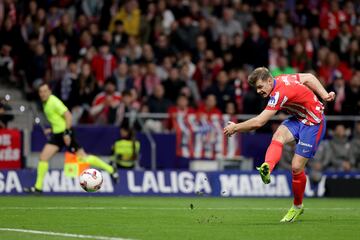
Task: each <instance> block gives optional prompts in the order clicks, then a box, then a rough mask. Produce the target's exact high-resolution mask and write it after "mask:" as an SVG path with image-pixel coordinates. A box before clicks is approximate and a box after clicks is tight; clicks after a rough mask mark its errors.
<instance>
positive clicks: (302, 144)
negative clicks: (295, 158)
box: [299, 140, 313, 148]
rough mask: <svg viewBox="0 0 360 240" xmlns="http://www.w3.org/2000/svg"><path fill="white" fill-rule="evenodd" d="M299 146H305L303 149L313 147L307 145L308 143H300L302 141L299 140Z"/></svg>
mask: <svg viewBox="0 0 360 240" xmlns="http://www.w3.org/2000/svg"><path fill="white" fill-rule="evenodd" d="M299 144H300V145H301V146H305V147H310V148H312V147H313V146H312V145H311V144H309V143H304V142H302V141H300V140H299Z"/></svg>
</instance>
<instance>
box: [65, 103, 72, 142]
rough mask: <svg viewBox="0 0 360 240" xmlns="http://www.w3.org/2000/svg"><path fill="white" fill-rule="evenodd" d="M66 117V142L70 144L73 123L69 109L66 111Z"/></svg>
mask: <svg viewBox="0 0 360 240" xmlns="http://www.w3.org/2000/svg"><path fill="white" fill-rule="evenodd" d="M64 119H65V123H66V130H65V132H64V137H63V138H64V143H65V145H66V146H70V143H71V125H72V115H71V112H70V111H69V110H67V111H66V112H65V113H64Z"/></svg>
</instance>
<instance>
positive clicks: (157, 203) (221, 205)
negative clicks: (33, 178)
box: [0, 196, 360, 240]
mask: <svg viewBox="0 0 360 240" xmlns="http://www.w3.org/2000/svg"><path fill="white" fill-rule="evenodd" d="M291 202H292V200H291V199H267V198H264V199H253V198H232V199H231V198H205V197H201V196H200V197H198V198H149V197H147V198H140V197H0V239H6V240H13V239H40V240H41V239H49V240H53V239H80V238H81V239H86V238H88V239H104V240H110V239H111V237H113V239H209V240H212V239H246V240H248V239H261V240H263V239H269V240H275V239H303V240H310V239H316V240H320V239H326V240H332V239H346V240H350V239H360V237H359V236H360V200H359V199H305V213H304V215H302V216H301V217H300V218H299V221H298V222H295V223H287V224H284V223H279V220H280V219H281V218H282V217H283V215H284V214H285V213H286V211H287V210H288V208H289V207H290V206H291ZM31 231H38V232H31ZM67 234H68V235H67ZM83 235H86V236H83ZM98 236H100V237H98ZM96 237H98V238H96Z"/></svg>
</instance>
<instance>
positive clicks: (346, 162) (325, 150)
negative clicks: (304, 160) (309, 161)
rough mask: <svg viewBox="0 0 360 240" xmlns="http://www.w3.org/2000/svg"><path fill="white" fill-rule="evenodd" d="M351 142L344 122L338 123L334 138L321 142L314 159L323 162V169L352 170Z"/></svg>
mask: <svg viewBox="0 0 360 240" xmlns="http://www.w3.org/2000/svg"><path fill="white" fill-rule="evenodd" d="M350 157H351V156H350V142H349V141H348V137H347V133H346V128H345V126H344V125H342V124H338V125H336V127H335V129H334V132H333V138H332V139H331V140H329V141H324V142H323V143H321V144H320V146H319V150H318V151H317V153H316V155H315V156H314V159H315V161H316V162H319V163H320V164H321V167H322V169H331V170H334V171H350V170H351V169H352V166H351V162H350V160H351V159H350Z"/></svg>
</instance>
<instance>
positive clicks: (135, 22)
mask: <svg viewBox="0 0 360 240" xmlns="http://www.w3.org/2000/svg"><path fill="white" fill-rule="evenodd" d="M140 18H141V12H140V9H139V7H138V2H137V1H136V0H128V1H127V2H126V3H125V4H124V6H123V7H121V8H120V10H119V11H118V12H117V13H116V15H115V17H114V18H113V20H112V23H111V24H110V27H109V30H110V32H113V31H114V28H115V22H116V21H117V20H121V21H122V22H123V23H124V31H125V33H126V34H128V35H129V36H133V37H137V36H138V35H139V29H140Z"/></svg>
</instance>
